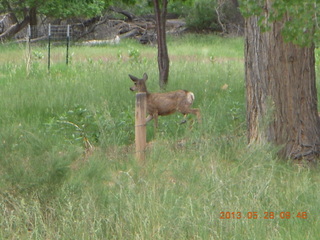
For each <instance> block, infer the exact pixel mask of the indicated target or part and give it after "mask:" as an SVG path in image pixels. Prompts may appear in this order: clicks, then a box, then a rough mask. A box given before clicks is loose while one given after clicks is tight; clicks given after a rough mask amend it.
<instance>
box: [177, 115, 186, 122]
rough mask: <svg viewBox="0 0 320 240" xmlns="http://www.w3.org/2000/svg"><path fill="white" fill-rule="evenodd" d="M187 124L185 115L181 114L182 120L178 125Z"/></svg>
mask: <svg viewBox="0 0 320 240" xmlns="http://www.w3.org/2000/svg"><path fill="white" fill-rule="evenodd" d="M186 122H187V114H183V119H182V121H181V122H180V123H179V124H184V123H186Z"/></svg>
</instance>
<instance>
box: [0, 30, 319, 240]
mask: <svg viewBox="0 0 320 240" xmlns="http://www.w3.org/2000/svg"><path fill="white" fill-rule="evenodd" d="M46 47H47V46H46V44H43V45H42V46H41V45H31V50H30V53H31V61H30V62H29V63H28V61H27V59H28V58H27V56H28V54H27V53H28V51H27V48H26V46H25V45H24V44H20V45H17V44H5V45H0V141H1V142H0V176H1V178H0V239H10V240H11V239H48V240H49V239H50V240H53V239H59V240H60V239H85V240H86V239H226V240H229V239H246V240H247V239H271V240H274V239H295V240H296V239H318V237H319V236H320V228H319V225H320V218H319V216H320V211H319V209H320V201H319V199H320V191H319V183H320V175H319V170H317V169H307V168H303V167H298V166H295V165H293V164H291V163H287V162H284V161H282V160H280V159H277V157H276V154H275V152H276V149H273V148H272V147H271V146H268V145H264V146H247V144H246V123H245V84H244V61H243V39H241V38H220V37H217V36H214V35H185V36H180V37H170V38H169V39H168V49H169V55H170V60H171V63H170V79H169V85H168V87H167V90H168V91H169V90H176V89H187V90H190V91H193V92H194V94H195V96H196V100H195V104H194V107H197V108H200V110H201V113H202V119H203V122H202V124H198V123H197V122H196V120H195V117H194V116H189V117H188V120H189V121H188V123H187V124H183V125H179V122H180V121H181V119H182V116H181V115H179V114H174V115H171V116H167V117H160V118H159V130H158V133H157V136H154V134H153V123H150V124H149V125H148V128H147V139H148V149H147V159H146V163H145V165H144V166H140V165H139V164H138V163H137V161H136V159H135V155H134V101H135V94H134V93H131V92H130V91H129V88H130V87H131V86H132V82H131V80H130V79H129V77H128V74H132V75H135V76H137V77H142V75H143V73H144V72H146V73H147V74H148V75H149V79H148V88H149V90H150V91H151V92H155V91H159V86H158V77H157V76H158V67H157V49H156V47H154V46H142V45H139V44H138V43H136V42H135V41H133V40H124V41H122V42H121V43H120V44H119V45H103V46H94V47H89V46H80V45H72V46H71V48H70V62H69V65H68V66H66V64H65V51H66V49H65V47H64V46H57V45H53V46H52V49H51V54H52V56H51V68H50V72H48V70H47V48H46ZM27 63H28V64H27ZM193 120H195V121H193ZM192 122H193V123H192Z"/></svg>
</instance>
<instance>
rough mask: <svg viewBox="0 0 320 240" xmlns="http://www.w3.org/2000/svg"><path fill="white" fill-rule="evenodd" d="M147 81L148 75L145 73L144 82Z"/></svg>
mask: <svg viewBox="0 0 320 240" xmlns="http://www.w3.org/2000/svg"><path fill="white" fill-rule="evenodd" d="M147 79H148V75H147V74H146V73H144V74H143V80H144V81H147Z"/></svg>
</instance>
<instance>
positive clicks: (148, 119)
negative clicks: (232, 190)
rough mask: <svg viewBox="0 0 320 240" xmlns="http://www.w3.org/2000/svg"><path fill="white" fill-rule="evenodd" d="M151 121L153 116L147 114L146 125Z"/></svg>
mask: <svg viewBox="0 0 320 240" xmlns="http://www.w3.org/2000/svg"><path fill="white" fill-rule="evenodd" d="M152 119H153V116H152V115H150V114H149V115H148V116H147V118H146V123H148V122H150V121H151V120H152Z"/></svg>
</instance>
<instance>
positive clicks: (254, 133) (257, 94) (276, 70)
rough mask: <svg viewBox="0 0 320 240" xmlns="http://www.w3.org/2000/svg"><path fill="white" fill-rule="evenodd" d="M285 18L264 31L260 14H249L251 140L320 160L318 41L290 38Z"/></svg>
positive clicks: (282, 152) (290, 155) (295, 156)
mask: <svg viewBox="0 0 320 240" xmlns="http://www.w3.org/2000/svg"><path fill="white" fill-rule="evenodd" d="M267 2H268V1H267ZM268 3H269V2H268ZM269 4H270V3H269ZM267 6H269V7H270V6H271V5H267ZM285 21H286V18H284V19H283V20H281V21H278V22H275V23H273V24H272V26H271V30H270V31H268V32H265V33H262V32H261V31H260V28H259V25H258V18H257V17H255V16H253V17H250V18H248V19H246V23H245V25H246V26H245V35H246V47H245V60H246V90H247V124H248V125H247V127H248V142H249V143H250V144H251V143H255V142H262V143H263V142H271V143H273V144H275V145H276V146H279V147H281V150H280V151H279V153H280V155H281V156H282V157H285V158H291V159H299V160H300V159H305V160H309V161H314V160H315V159H316V157H318V156H319V153H320V119H319V116H318V111H317V101H318V100H317V91H316V81H315V80H316V76H315V56H314V46H311V47H304V48H302V47H299V46H297V45H294V44H292V43H285V42H284V41H283V37H282V35H281V29H282V26H283V25H284V22H285Z"/></svg>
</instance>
